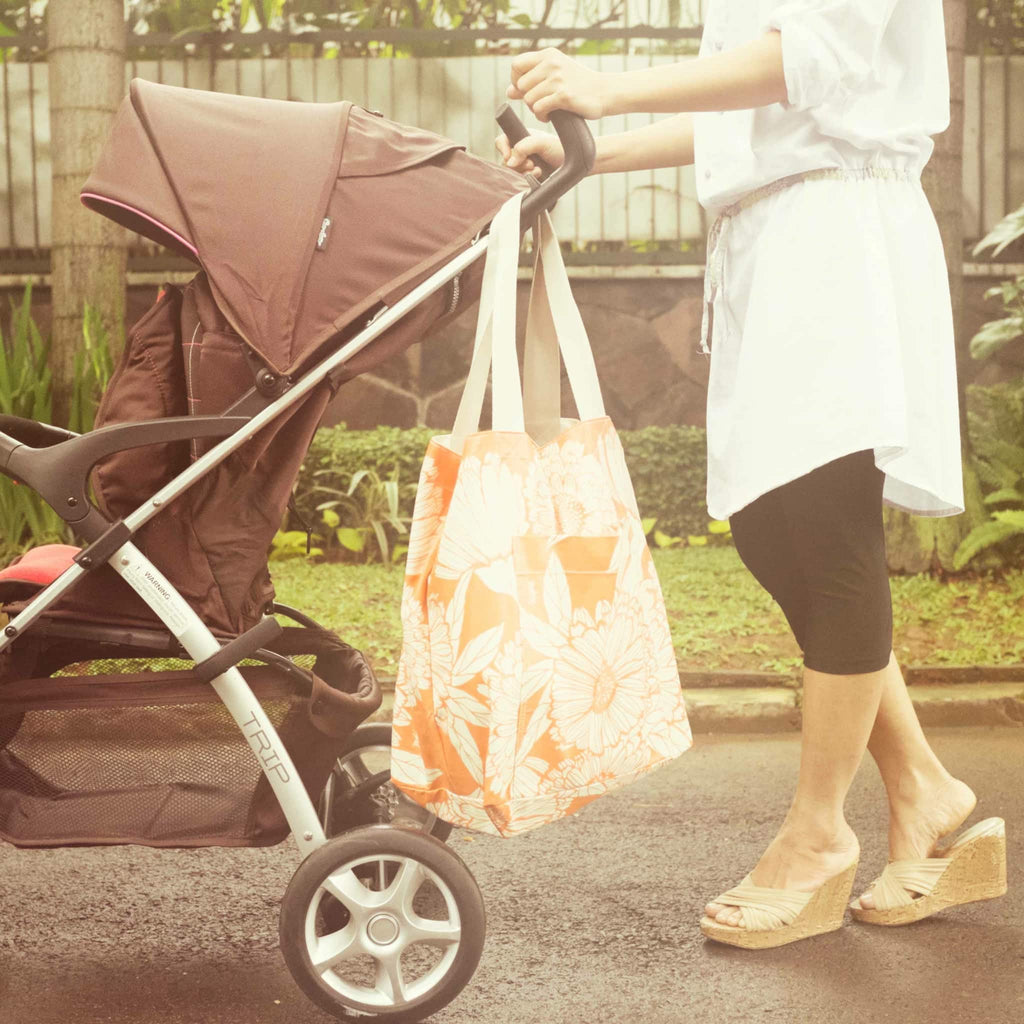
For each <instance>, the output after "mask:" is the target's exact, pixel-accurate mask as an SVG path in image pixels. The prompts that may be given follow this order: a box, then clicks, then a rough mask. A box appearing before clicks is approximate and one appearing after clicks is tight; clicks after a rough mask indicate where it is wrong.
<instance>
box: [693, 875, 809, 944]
mask: <svg viewBox="0 0 1024 1024" xmlns="http://www.w3.org/2000/svg"><path fill="white" fill-rule="evenodd" d="M813 895H814V893H813V892H796V891H794V890H792V889H767V888H765V887H763V886H760V885H754V883H753V882H751V881H750V875H747V877H746V878H744V879H743V881H742V882H740V884H739V885H737V886H736V887H735V888H732V889H730V890H729V891H728V892H723V893H722V895H721V896H719V897H718V899H716V900H714V901H713V902H715V903H721V904H723V905H724V906H727V907H738V908H739V909H740V913H741V914H742V915H743V927H744V928H746V929H747V930H748V931H757V932H768V931H774V930H775V929H776V928H784V927H785V926H786V925H788V924H792V923H793V922H794V921H795V920H796V919H797V917H798V916H799V915H800V912H801V911H802V910H803V909H804V907H806V906H807V904H808V903H809V902H810V900H811V897H812V896H813Z"/></svg>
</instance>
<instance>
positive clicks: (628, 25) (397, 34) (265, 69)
mask: <svg viewBox="0 0 1024 1024" xmlns="http://www.w3.org/2000/svg"><path fill="white" fill-rule="evenodd" d="M531 2H532V6H531V11H530V13H531V16H532V17H534V18H535V19H536V18H539V17H540V16H541V14H542V13H543V11H544V10H547V11H548V12H549V13H550V11H552V10H558V11H560V17H561V20H555V21H553V22H552V23H551V24H546V25H542V26H539V27H517V26H516V25H502V26H497V27H490V28H483V29H477V30H465V29H459V30H452V31H436V30H426V31H424V30H409V29H378V30H372V31H371V30H361V31H354V30H350V29H343V28H338V29H320V30H318V31H316V32H302V33H296V32H291V33H280V32H267V31H264V32H256V33H252V32H247V33H207V34H198V35H193V36H188V37H184V38H173V37H171V36H168V35H156V34H146V35H137V36H132V37H130V39H129V42H128V53H127V57H128V59H127V65H126V83H127V81H128V80H130V79H131V78H132V77H142V78H146V79H150V80H152V81H157V82H165V83H169V84H173V85H183V86H188V87H192V88H202V89H214V90H217V91H221V92H230V93H240V94H245V95H253V96H266V97H273V98H278V99H288V100H311V101H321V102H322V101H331V100H337V99H348V100H352V101H353V102H356V103H359V104H362V105H365V106H367V107H371V108H374V109H378V110H381V111H383V112H384V113H385V114H386V115H387V116H388V117H390V118H392V119H394V120H396V121H400V122H404V123H407V124H415V125H418V126H420V127H423V128H427V129H429V130H432V131H436V132H438V133H440V134H442V135H446V136H449V137H451V138H454V139H457V140H458V141H460V142H463V143H465V144H466V145H467V148H468V149H469V150H470V151H471V152H474V153H476V154H477V155H479V156H482V157H484V158H487V159H493V158H494V145H493V140H494V135H495V133H496V128H495V126H494V122H493V114H494V111H495V109H496V108H497V106H498V105H499V104H500V103H501V102H502V101H503V100H504V91H505V85H506V83H507V81H508V74H509V63H510V60H511V54H512V53H514V52H516V51H518V50H521V49H528V48H531V47H536V46H543V45H552V44H553V45H558V46H560V47H563V48H566V49H568V50H569V51H570V52H574V53H575V55H576V56H577V57H578V58H579V59H580V60H582V61H584V62H585V63H587V64H589V65H590V66H592V67H594V68H596V69H600V70H629V69H632V68H637V67H649V66H655V65H658V64H661V63H671V62H674V61H677V60H680V59H683V58H685V57H687V56H692V55H693V54H695V53H696V49H697V45H698V42H699V39H700V34H701V14H702V6H703V4H702V2H701V0H679V2H676V3H670V2H657V0H630V2H629V3H622V2H620V3H617V4H616V3H609V2H607V0H594V2H592V3H590V4H585V3H559V4H553V5H551V4H545V3H544V2H542V0H535V2H533V0H531ZM616 15H617V20H616V21H615V23H614V24H610V23H609V22H608V19H610V18H612V17H614V16H616ZM583 22H586V23H585V24H584V23H583ZM974 39H975V44H974V45H975V46H976V49H977V50H978V51H979V52H975V53H973V54H971V55H969V56H968V58H967V67H966V81H965V91H966V104H965V106H966V110H965V121H966V125H965V151H964V204H965V205H964V212H965V235H966V236H967V238H968V239H969V240H973V239H977V238H979V237H980V236H981V235H982V234H984V233H985V231H987V230H988V229H989V228H990V227H991V226H992V225H993V224H994V223H995V222H996V221H998V220H999V219H1000V218H1001V217H1002V216H1003V215H1004V214H1005V213H1007V212H1009V211H1010V210H1011V209H1014V208H1016V207H1017V206H1019V205H1021V204H1022V203H1024V121H1022V119H1021V118H1020V116H1019V114H1015V111H1019V110H1021V109H1024V56H1022V55H1018V54H1017V53H1014V52H1011V48H1010V47H1009V46H1002V47H1001V52H999V53H993V52H992V49H993V47H992V39H991V38H990V37H989V36H986V35H984V34H982V35H980V36H979V35H975V37H974ZM455 43H457V44H458V45H457V47H456V46H455V45H454V44H455ZM3 44H4V46H5V47H10V46H16V47H17V48H18V49H17V51H16V53H17V55H19V56H21V57H22V58H24V57H29V58H31V57H32V56H33V55H35V56H36V58H37V59H34V60H33V59H20V60H10V59H9V60H7V61H5V62H4V63H3V64H0V118H2V140H3V143H4V146H3V156H2V158H0V267H2V268H3V269H4V270H5V271H7V272H18V271H32V270H35V271H39V270H44V269H46V266H47V263H48V259H47V246H48V244H49V229H50V154H49V146H50V135H49V107H48V103H49V100H48V89H47V81H48V76H47V67H46V64H45V62H44V61H43V60H42V59H39V58H40V54H41V52H42V46H43V42H42V40H41V39H40V38H38V37H28V36H15V37H13V38H8V39H4V40H3ZM452 49H457V50H458V51H460V55H458V56H451V55H444V54H445V53H446V52H447V51H450V50H452ZM382 53H383V54H388V55H381V54H382ZM424 53H428V54H432V55H431V56H425V55H423V54H424ZM437 54H440V55H437ZM521 106H522V105H521ZM521 114H522V116H523V117H524V120H526V121H527V122H528V123H529V115H528V113H527V112H526V111H525V109H523V110H522V111H521ZM651 120H654V118H652V117H651V116H648V115H630V116H623V117H615V118H605V119H602V120H601V121H599V122H595V123H594V124H593V127H594V128H595V131H598V132H601V133H616V132H621V131H626V130H628V129H630V128H636V127H640V126H641V125H643V124H646V123H649V122H650V121H651ZM556 226H557V229H558V231H559V235H560V237H561V238H563V239H564V240H566V241H571V242H573V243H574V249H575V250H576V254H575V258H576V259H577V260H578V261H582V262H594V263H629V262H675V263H680V262H699V261H700V260H701V259H702V251H703V240H704V234H705V223H704V217H703V211H702V210H701V208H700V206H699V204H698V203H697V200H696V190H695V185H694V178H693V171H692V168H678V169H666V170H659V171H648V172H633V173H630V174H620V175H600V176H597V177H593V178H588V179H587V180H585V181H584V182H582V183H581V184H580V186H579V187H578V188H577V189H575V190H574V192H573V193H572V195H571V196H570V197H568V198H567V199H566V200H565V201H563V202H562V203H560V204H559V206H558V209H557V210H556ZM174 262H175V261H174V258H173V257H171V256H170V255H169V254H166V253H165V252H163V251H162V250H157V249H156V248H154V246H153V245H152V244H151V243H149V242H147V241H145V240H143V239H141V238H138V237H137V236H136V237H135V238H134V239H132V242H131V248H130V256H129V265H130V266H134V267H136V268H141V267H151V268H154V269H156V268H161V269H162V268H163V267H165V266H170V265H173V264H174Z"/></svg>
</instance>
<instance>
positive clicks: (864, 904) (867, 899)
mask: <svg viewBox="0 0 1024 1024" xmlns="http://www.w3.org/2000/svg"><path fill="white" fill-rule="evenodd" d="M858 902H859V903H860V906H861V909H862V910H874V909H875V900H874V897H872V895H871V892H870V891H868V892H865V893H861V897H860V900H859V901H858Z"/></svg>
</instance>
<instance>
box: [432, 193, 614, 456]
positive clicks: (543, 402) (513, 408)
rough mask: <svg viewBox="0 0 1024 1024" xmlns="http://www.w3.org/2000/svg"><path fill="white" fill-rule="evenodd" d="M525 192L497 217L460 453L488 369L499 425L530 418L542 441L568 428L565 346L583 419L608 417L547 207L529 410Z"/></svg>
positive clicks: (459, 432)
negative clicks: (522, 317)
mask: <svg viewBox="0 0 1024 1024" xmlns="http://www.w3.org/2000/svg"><path fill="white" fill-rule="evenodd" d="M522 198H523V196H522V193H519V194H517V195H515V196H513V197H512V198H511V199H510V200H509V201H508V202H507V203H506V204H505V205H504V206H503V207H502V208H501V209H500V210H499V211H498V213H497V215H496V216H495V218H494V220H493V221H492V222H491V230H490V235H489V237H490V244H489V246H488V249H487V257H486V259H487V262H486V263H485V265H484V278H483V283H482V286H481V293H480V310H479V314H478V317H477V331H476V339H475V342H474V347H473V360H472V363H471V365H470V370H469V375H468V376H467V378H466V386H465V388H464V390H463V393H462V400H461V401H460V403H459V410H458V413H457V414H456V417H455V426H454V427H453V429H452V435H451V448H452V449H453V450H454V451H456V452H459V453H461V451H462V448H463V445H464V443H465V440H466V438H467V437H468V436H469V435H470V434H472V433H475V432H476V431H477V430H479V426H480V414H481V412H482V410H483V402H484V394H485V391H486V387H487V377H488V370H490V371H491V402H492V424H491V425H492V429H494V430H502V431H511V432H518V433H522V432H524V431H526V429H527V422H529V425H530V433H531V436H533V437H534V438H535V439H537V440H539V441H541V442H545V441H548V440H550V439H551V438H553V437H555V436H557V434H558V433H560V431H561V415H560V413H561V385H560V371H559V351H561V354H562V358H563V359H564V360H565V365H566V371H567V375H568V377H569V384H570V386H571V388H572V392H573V397H574V399H575V401H576V407H577V410H578V411H579V414H580V417H581V418H583V419H592V418H598V417H601V416H604V415H605V412H604V402H603V401H602V398H601V388H600V384H599V382H598V378H597V368H596V367H595V365H594V356H593V352H592V351H591V348H590V342H589V340H588V338H587V332H586V329H585V327H584V325H583V319H582V317H581V316H580V312H579V309H578V307H577V306H576V301H575V299H573V296H572V289H571V287H570V285H569V278H568V275H567V274H566V271H565V263H564V262H563V260H562V253H561V249H560V248H559V246H558V239H557V238H556V237H555V232H554V228H553V227H552V224H551V218H550V215H549V214H548V213H547V212H545V213H543V214H542V216H541V217H540V218H538V220H537V222H536V223H535V225H534V229H533V230H534V241H535V249H536V257H535V260H534V277H533V286H532V288H531V291H530V306H529V314H528V316H527V326H526V352H525V361H524V369H525V373H526V377H527V391H526V394H527V402H526V410H525V414H524V403H523V389H522V384H521V381H520V377H519V362H518V357H517V355H516V339H515V323H516V270H517V266H518V262H519V245H520V234H519V219H518V218H519V206H520V205H521V203H522Z"/></svg>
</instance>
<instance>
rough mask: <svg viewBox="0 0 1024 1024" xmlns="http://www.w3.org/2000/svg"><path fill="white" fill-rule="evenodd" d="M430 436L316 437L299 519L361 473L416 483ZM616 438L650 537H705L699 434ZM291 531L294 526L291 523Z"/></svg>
mask: <svg viewBox="0 0 1024 1024" xmlns="http://www.w3.org/2000/svg"><path fill="white" fill-rule="evenodd" d="M438 433H440V431H436V430H431V429H430V428H427V427H417V428H414V429H410V430H403V429H401V428H399V427H378V428H377V429H376V430H347V429H346V428H345V427H344V425H339V426H337V427H325V428H323V429H321V430H319V431H317V434H316V437H315V438H314V439H313V443H312V445H311V446H310V449H309V454H308V455H307V456H306V460H305V462H304V463H303V466H302V470H301V472H300V474H299V479H298V481H297V483H296V489H295V504H296V506H297V508H298V510H299V514H300V515H301V516H302V518H303V519H305V520H306V521H307V522H309V523H310V524H314V523H319V522H320V513H319V512H318V511H317V505H319V504H321V503H322V502H323V500H324V498H323V495H324V489H325V488H333V489H335V490H337V491H341V492H345V491H347V490H348V488H349V487H350V486H351V480H352V478H353V477H354V476H355V475H356V474H358V473H360V472H362V471H364V470H366V471H373V472H375V473H376V474H377V475H378V476H379V477H381V478H388V477H391V475H392V474H393V473H394V472H395V471H396V469H397V474H398V475H397V479H399V480H401V481H402V482H403V483H405V482H415V481H417V480H418V479H419V472H420V465H421V464H422V462H423V455H424V452H425V451H426V448H427V443H428V441H429V440H430V438H431V437H433V436H435V435H436V434H438ZM620 437H621V438H622V446H623V449H624V451H625V453H626V462H627V464H628V465H629V470H630V474H631V476H632V478H633V486H634V488H635V489H636V498H637V504H638V505H639V506H640V513H641V515H643V516H644V517H645V518H648V519H656V520H657V529H658V531H659V532H660V533H661V534H663V535H665V536H666V537H676V536H678V537H682V538H687V537H693V536H698V537H700V536H703V535H706V534H707V533H708V532H709V528H710V522H711V521H710V520H709V518H708V514H707V506H706V504H705V478H706V454H705V441H704V431H703V430H702V429H701V428H700V427H684V426H676V427H644V428H643V429H642V430H624V431H621V432H620ZM402 492H403V493H402V496H401V500H400V502H399V515H400V516H402V517H407V516H410V515H411V514H412V504H413V500H414V488H408V489H406V488H404V487H403V488H402ZM291 525H292V527H293V528H298V527H297V520H294V519H293V520H292V522H291ZM716 529H719V528H716ZM714 532H715V531H714V530H712V533H714ZM719 536H724V534H721V533H719Z"/></svg>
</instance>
